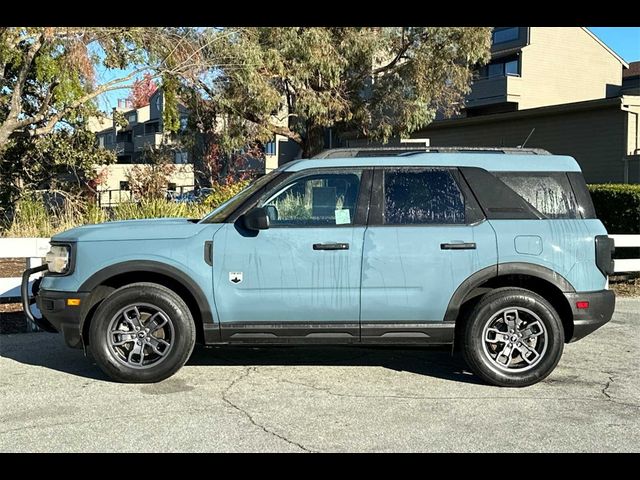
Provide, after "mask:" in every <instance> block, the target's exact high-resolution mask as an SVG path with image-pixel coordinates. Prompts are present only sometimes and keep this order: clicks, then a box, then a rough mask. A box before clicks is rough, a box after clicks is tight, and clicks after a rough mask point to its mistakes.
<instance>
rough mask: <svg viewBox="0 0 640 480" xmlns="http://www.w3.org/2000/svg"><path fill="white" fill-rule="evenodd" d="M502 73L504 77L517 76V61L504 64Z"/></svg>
mask: <svg viewBox="0 0 640 480" xmlns="http://www.w3.org/2000/svg"><path fill="white" fill-rule="evenodd" d="M504 73H505V75H519V74H520V72H519V71H518V60H511V61H509V62H506V63H505V64H504Z"/></svg>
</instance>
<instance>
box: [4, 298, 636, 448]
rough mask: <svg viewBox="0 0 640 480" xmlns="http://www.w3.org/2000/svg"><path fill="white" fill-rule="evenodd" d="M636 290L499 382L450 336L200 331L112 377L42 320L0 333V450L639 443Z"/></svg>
mask: <svg viewBox="0 0 640 480" xmlns="http://www.w3.org/2000/svg"><path fill="white" fill-rule="evenodd" d="M639 358H640V299H624V298H619V299H618V304H617V308H616V313H615V315H614V318H613V320H612V321H611V322H610V323H609V324H607V325H605V326H604V327H603V328H601V329H600V330H598V331H596V332H595V333H593V334H592V335H590V336H588V337H586V338H585V339H583V340H581V341H579V342H577V343H574V344H570V345H566V346H565V352H564V355H563V357H562V359H561V361H560V364H559V365H558V367H557V368H556V370H555V371H554V372H553V373H552V374H551V376H550V377H548V378H547V379H546V380H545V381H543V382H541V383H539V384H537V385H534V386H531V387H527V388H522V389H507V388H498V387H491V386H487V385H484V384H482V383H481V382H480V381H479V380H478V379H477V378H476V377H475V376H474V375H472V374H471V373H469V372H468V371H467V370H466V369H465V366H464V363H463V362H462V361H461V359H460V358H458V357H453V358H452V357H451V355H450V352H449V351H448V350H446V349H436V350H434V349H420V348H412V349H407V348H403V349H399V348H358V347H351V348H346V347H322V348H321V347H273V348H228V347H226V348H225V347H208V348H204V347H200V348H197V349H196V351H195V352H194V355H193V357H192V358H191V360H190V361H189V363H188V364H187V365H186V366H185V367H184V368H183V369H182V370H181V371H180V372H178V374H176V375H175V376H173V377H172V378H170V379H168V380H165V381H164V382H161V383H158V384H149V385H124V384H118V383H113V382H111V381H109V380H108V379H107V378H106V377H105V376H104V375H103V374H102V373H101V371H100V370H99V369H98V367H97V366H96V365H95V364H93V363H92V362H91V360H89V359H87V358H85V357H84V355H83V353H82V351H81V350H72V349H69V348H67V347H66V346H65V345H64V342H63V339H62V337H61V336H60V335H55V334H48V333H31V334H15V335H1V336H0V451H1V452H29V451H39V452H40V451H56V452H96V451H97V452H103V451H116V452H129V451H133V452H165V451H187V452H191V451H194V452H195V451H216V452H218V451H221V452H240V451H251V452H254V451H255V452H265V451H268V452H390V451H401V452H404V451H420V452H423V451H429V452H450V451H465V452H467V451H472V452H558V451H559V452H567V451H569V452H571V451H578V452H629V451H632V452H638V451H640V378H639V375H638V373H639V371H640V368H639V367H640V361H639Z"/></svg>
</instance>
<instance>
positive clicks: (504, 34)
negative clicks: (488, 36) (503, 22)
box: [493, 27, 520, 44]
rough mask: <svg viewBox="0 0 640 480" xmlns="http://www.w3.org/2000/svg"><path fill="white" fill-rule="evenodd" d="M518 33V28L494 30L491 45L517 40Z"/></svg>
mask: <svg viewBox="0 0 640 480" xmlns="http://www.w3.org/2000/svg"><path fill="white" fill-rule="evenodd" d="M519 33H520V29H519V28H518V27H506V28H500V29H497V28H496V29H495V30H494V31H493V43H494V44H496V43H504V42H511V41H512V40H517V39H518V36H519Z"/></svg>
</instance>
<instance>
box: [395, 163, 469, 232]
mask: <svg viewBox="0 0 640 480" xmlns="http://www.w3.org/2000/svg"><path fill="white" fill-rule="evenodd" d="M383 211H384V218H383V223H385V224H387V225H399V224H456V223H465V202H464V196H463V195H462V193H461V192H460V189H459V188H458V185H457V184H456V181H455V180H454V178H453V176H452V175H451V173H450V172H449V171H447V170H426V169H425V170H414V169H398V170H389V171H386V172H385V174H384V209H383Z"/></svg>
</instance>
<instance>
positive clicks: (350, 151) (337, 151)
mask: <svg viewBox="0 0 640 480" xmlns="http://www.w3.org/2000/svg"><path fill="white" fill-rule="evenodd" d="M367 152H371V153H374V152H379V153H385V152H387V153H389V155H390V156H396V155H403V156H405V155H414V154H419V153H465V152H472V153H481V152H486V153H503V154H511V155H514V154H516V155H551V153H550V152H549V151H547V150H544V149H542V148H517V147H515V148H514V147H415V146H413V147H409V146H397V147H362V148H357V147H354V148H333V149H328V150H323V151H322V152H320V153H319V154H317V155H315V156H314V157H313V158H337V157H338V156H341V157H356V156H363V153H367ZM374 156H380V155H374Z"/></svg>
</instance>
